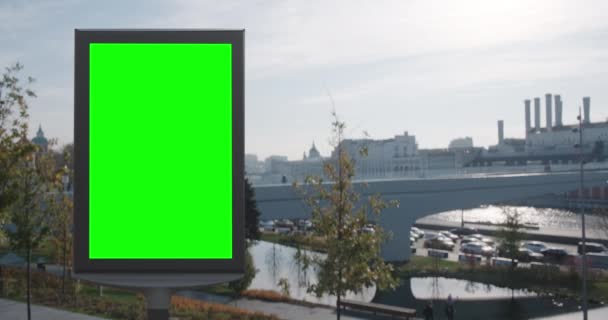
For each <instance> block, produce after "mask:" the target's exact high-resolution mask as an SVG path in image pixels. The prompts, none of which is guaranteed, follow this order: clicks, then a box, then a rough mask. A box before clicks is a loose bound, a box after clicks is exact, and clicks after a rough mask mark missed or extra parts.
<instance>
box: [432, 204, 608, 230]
mask: <svg viewBox="0 0 608 320" xmlns="http://www.w3.org/2000/svg"><path fill="white" fill-rule="evenodd" d="M509 208H512V209H517V210H518V211H519V212H520V213H521V220H522V223H526V224H536V225H538V226H539V227H540V228H541V229H546V228H548V229H553V230H559V229H565V230H580V227H581V225H580V217H579V216H578V215H577V214H575V213H573V212H571V211H567V210H561V209H543V208H534V207H509ZM462 218H464V220H465V221H474V222H489V223H493V224H497V223H503V222H504V220H505V216H504V214H503V212H502V208H501V207H498V206H483V207H480V208H475V209H471V210H464V214H462V213H461V210H451V211H445V212H441V213H437V214H433V215H429V216H427V217H425V218H424V220H438V221H450V222H457V223H460V222H461V219H462ZM586 219H587V221H586V225H587V227H588V228H590V229H594V228H600V227H601V226H602V225H603V224H602V223H601V219H602V218H601V217H599V216H596V215H592V214H589V215H587V217H586Z"/></svg>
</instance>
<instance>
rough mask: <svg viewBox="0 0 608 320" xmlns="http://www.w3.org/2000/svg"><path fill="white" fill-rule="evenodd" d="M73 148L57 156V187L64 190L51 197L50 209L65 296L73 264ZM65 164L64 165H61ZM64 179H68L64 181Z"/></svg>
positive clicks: (68, 148)
mask: <svg viewBox="0 0 608 320" xmlns="http://www.w3.org/2000/svg"><path fill="white" fill-rule="evenodd" d="M72 150H73V149H72V148H70V147H69V145H68V146H66V147H64V148H63V152H61V153H62V157H61V158H59V157H55V161H56V165H57V166H58V167H59V168H58V170H56V175H55V182H56V183H57V187H61V189H59V188H56V189H58V190H61V191H63V192H60V193H59V194H58V195H57V197H51V198H50V199H49V204H48V209H49V213H50V218H51V219H50V222H51V225H50V227H51V236H52V240H53V241H54V243H55V247H56V248H57V261H60V263H61V264H62V265H63V270H62V271H63V272H62V277H61V294H62V297H63V298H65V284H66V280H67V276H68V272H67V270H68V269H69V268H71V265H72V243H73V237H72V227H73V209H74V203H73V201H72V199H71V198H70V197H69V195H68V194H67V193H66V192H67V191H68V188H69V185H70V181H73V180H74V178H73V171H72V170H71V164H72ZM61 164H63V166H61ZM64 179H66V180H65V181H64Z"/></svg>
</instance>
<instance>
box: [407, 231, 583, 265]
mask: <svg viewBox="0 0 608 320" xmlns="http://www.w3.org/2000/svg"><path fill="white" fill-rule="evenodd" d="M421 230H422V231H424V232H425V235H424V238H420V239H417V240H416V242H415V243H414V244H413V245H412V247H414V248H416V255H417V256H428V250H435V251H445V252H447V253H448V257H447V258H446V260H450V261H458V256H459V255H460V254H462V252H461V251H460V246H461V243H460V240H458V241H454V244H455V246H454V249H453V250H451V251H448V250H436V249H427V248H425V247H424V240H425V239H427V238H429V237H433V236H435V235H437V234H438V233H439V231H437V230H428V229H421ZM484 237H485V238H490V239H492V240H494V241H495V242H498V240H497V239H496V238H495V237H491V236H484ZM543 243H544V244H545V245H546V246H547V247H552V248H559V249H564V250H566V251H567V252H568V254H569V255H577V252H576V250H577V248H576V246H574V245H568V244H560V243H551V242H543ZM485 260H486V259H482V261H484V262H485ZM521 265H522V266H526V265H528V264H527V263H521Z"/></svg>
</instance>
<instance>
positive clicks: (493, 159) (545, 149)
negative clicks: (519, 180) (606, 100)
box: [470, 93, 608, 166]
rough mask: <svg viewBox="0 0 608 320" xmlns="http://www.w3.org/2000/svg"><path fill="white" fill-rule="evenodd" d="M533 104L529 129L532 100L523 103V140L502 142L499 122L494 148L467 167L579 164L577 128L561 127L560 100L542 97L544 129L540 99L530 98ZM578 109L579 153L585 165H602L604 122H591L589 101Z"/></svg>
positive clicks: (607, 131) (607, 130) (607, 136)
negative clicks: (591, 163) (598, 163)
mask: <svg viewBox="0 0 608 320" xmlns="http://www.w3.org/2000/svg"><path fill="white" fill-rule="evenodd" d="M533 101H534V126H532V119H531V117H532V114H531V102H532V100H530V99H526V100H524V116H525V117H524V121H525V135H524V136H525V138H524V139H505V138H504V122H503V121H502V120H499V121H498V144H496V145H495V146H490V147H489V148H488V150H487V151H484V152H482V153H481V154H480V155H479V156H478V157H476V158H475V159H474V160H473V161H472V162H471V164H470V165H471V166H484V165H493V164H498V163H503V162H504V164H506V165H525V164H528V163H529V162H540V163H542V164H544V165H551V164H568V163H578V162H579V159H580V149H579V148H578V147H579V140H580V136H579V131H578V128H579V124H578V123H573V124H567V125H565V124H564V123H563V119H562V111H563V109H562V108H563V104H562V100H561V96H560V95H552V94H550V93H548V94H546V95H545V126H544V127H542V126H541V122H542V116H541V98H539V97H537V98H534V100H533ZM553 102H554V104H553ZM582 105H583V109H582V111H583V112H582V116H583V118H582V132H583V136H582V142H583V143H582V150H583V154H584V157H585V161H586V162H594V161H603V160H604V159H605V157H606V150H605V148H604V145H605V144H606V143H607V142H608V122H607V121H604V122H592V121H591V98H590V97H584V98H583V99H582ZM553 106H554V108H553ZM553 110H555V113H553ZM554 114H555V118H554V116H553V115H554Z"/></svg>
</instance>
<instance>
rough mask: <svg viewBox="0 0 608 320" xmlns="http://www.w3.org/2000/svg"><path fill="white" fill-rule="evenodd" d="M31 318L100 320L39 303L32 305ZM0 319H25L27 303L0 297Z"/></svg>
mask: <svg viewBox="0 0 608 320" xmlns="http://www.w3.org/2000/svg"><path fill="white" fill-rule="evenodd" d="M31 307H32V319H35V320H102V319H104V318H98V317H93V316H88V315H85V314H81V313H75V312H69V311H64V310H59V309H53V308H49V307H45V306H40V305H34V304H33V305H32V306H31ZM0 319H3V320H4V319H7V320H8V319H10V320H26V319H27V305H26V304H25V303H23V302H17V301H13V300H6V299H0Z"/></svg>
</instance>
